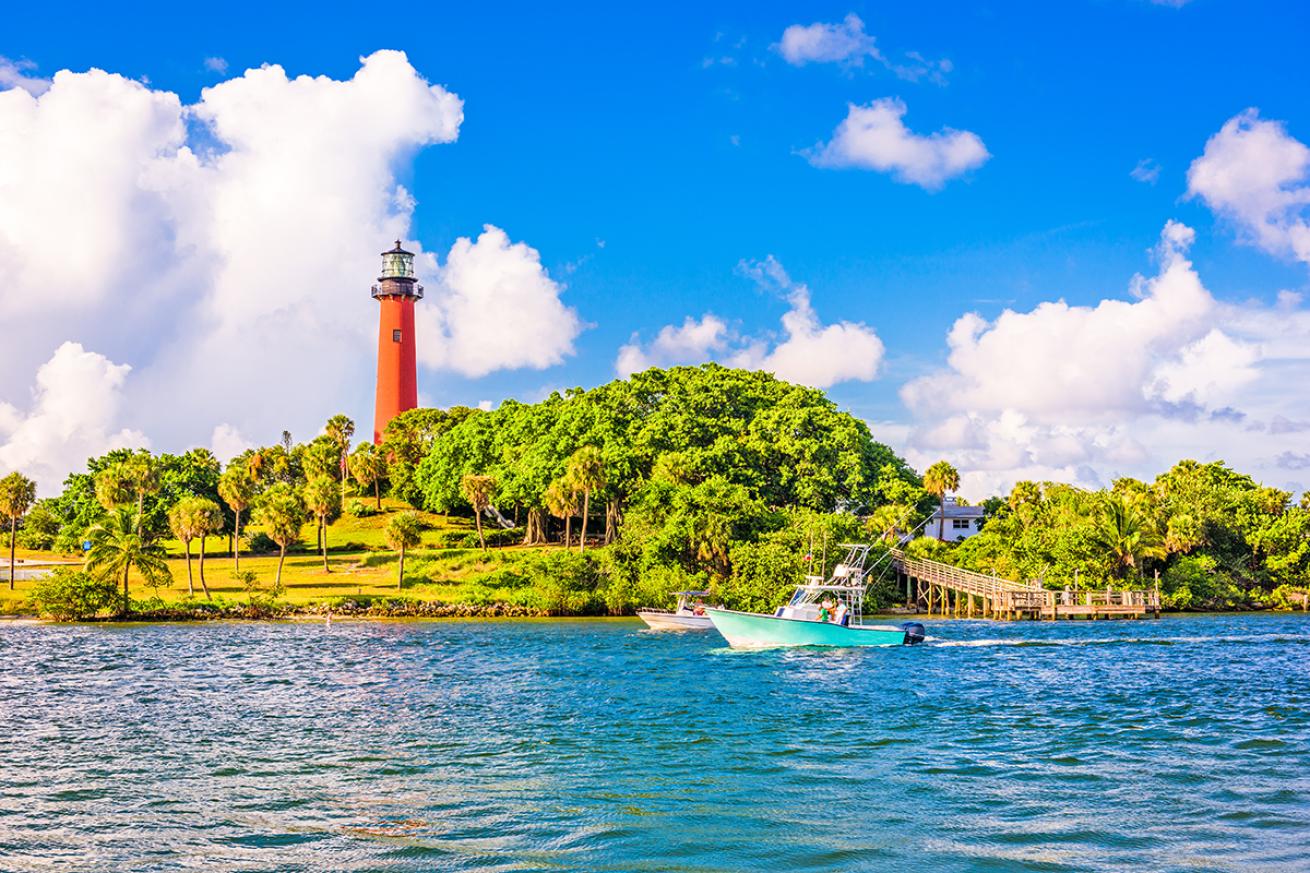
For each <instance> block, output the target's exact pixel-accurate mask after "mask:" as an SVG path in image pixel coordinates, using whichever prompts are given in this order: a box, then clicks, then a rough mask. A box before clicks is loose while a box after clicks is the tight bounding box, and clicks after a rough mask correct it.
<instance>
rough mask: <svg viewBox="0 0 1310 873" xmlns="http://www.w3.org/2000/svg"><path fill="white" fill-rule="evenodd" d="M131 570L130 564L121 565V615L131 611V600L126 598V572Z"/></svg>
mask: <svg viewBox="0 0 1310 873" xmlns="http://www.w3.org/2000/svg"><path fill="white" fill-rule="evenodd" d="M131 570H132V565H131V564H126V565H124V567H123V615H127V614H128V613H129V612H131V611H132V601H131V600H130V599H128V594H127V574H128V573H129V572H131Z"/></svg>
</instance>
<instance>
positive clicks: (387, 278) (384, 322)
mask: <svg viewBox="0 0 1310 873" xmlns="http://www.w3.org/2000/svg"><path fill="white" fill-rule="evenodd" d="M373 296H374V297H375V298H377V301H378V303H379V304H381V309H380V310H379V312H378V386H377V399H376V401H375V402H374V405H373V442H374V443H380V442H382V435H383V434H384V433H386V430H387V422H389V421H391V419H393V418H395V417H396V416H397V415H399V414H400V413H402V412H404V411H405V410H407V409H413V408H414V407H415V406H418V365H417V363H416V362H415V357H414V301H415V300H421V299H423V286H422V285H420V284H418V280H417V279H415V278H414V254H413V253H412V252H407V251H405V250H404V249H403V248H401V245H400V240H396V247H395V248H393V249H390V250H388V251H385V252H383V253H382V275H381V276H378V283H377V284H376V285H374V286H373Z"/></svg>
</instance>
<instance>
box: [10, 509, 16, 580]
mask: <svg viewBox="0 0 1310 873" xmlns="http://www.w3.org/2000/svg"><path fill="white" fill-rule="evenodd" d="M17 536H18V516H16V515H11V516H9V590H10V591H13V590H14V540H15V538H16V537H17Z"/></svg>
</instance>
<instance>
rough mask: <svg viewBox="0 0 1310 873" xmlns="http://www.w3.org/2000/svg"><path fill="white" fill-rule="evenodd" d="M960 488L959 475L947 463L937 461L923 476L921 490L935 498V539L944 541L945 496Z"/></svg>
mask: <svg viewBox="0 0 1310 873" xmlns="http://www.w3.org/2000/svg"><path fill="white" fill-rule="evenodd" d="M959 487H960V473H959V471H958V470H956V469H955V468H954V467H952V466H951V465H950V463H948V462H947V461H938V462H937V463H935V464H933V465H932V466H931V467H929V468H928V472H926V473H924V474H923V490H925V491H927V492H928V493H929V494H931V495H933V496H934V497H936V498H937V508H938V510H939V512H938V517H937V539H939V540H945V539H946V494H947V492H949V491H955V490H957V489H958V488H959Z"/></svg>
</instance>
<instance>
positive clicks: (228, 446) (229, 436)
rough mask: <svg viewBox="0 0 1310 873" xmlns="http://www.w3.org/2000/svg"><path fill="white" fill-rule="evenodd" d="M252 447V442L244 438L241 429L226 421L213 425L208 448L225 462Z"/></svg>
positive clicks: (253, 445)
mask: <svg viewBox="0 0 1310 873" xmlns="http://www.w3.org/2000/svg"><path fill="white" fill-rule="evenodd" d="M254 447H255V444H254V443H252V442H251V441H250V440H248V439H246V438H245V436H244V435H243V434H242V433H241V431H239V430H237V429H236V428H235V427H233V426H232V425H230V424H228V423H227V422H224V423H222V424H220V425H218V426H217V427H215V428H214V432H213V433H212V434H211V435H210V437H209V450H210V451H211V452H213V453H214V457H216V458H218V459H219V460H220V461H222V462H223V463H225V464H226V463H227V462H228V461H230V460H232V459H233V458H235V457H236V456H237V455H239V454H241V453H242V452H244V451H246V450H247V449H253V448H254Z"/></svg>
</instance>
